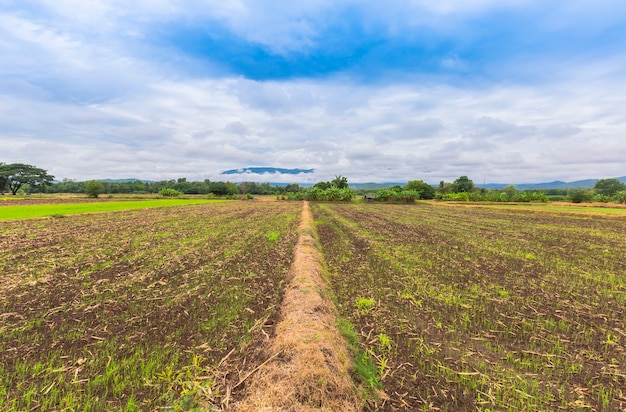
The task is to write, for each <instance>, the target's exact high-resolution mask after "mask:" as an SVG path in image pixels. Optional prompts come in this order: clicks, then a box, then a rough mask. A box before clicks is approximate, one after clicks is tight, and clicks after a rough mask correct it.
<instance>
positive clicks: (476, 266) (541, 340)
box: [313, 204, 626, 411]
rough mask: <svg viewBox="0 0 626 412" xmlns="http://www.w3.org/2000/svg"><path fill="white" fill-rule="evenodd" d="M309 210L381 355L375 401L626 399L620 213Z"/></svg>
mask: <svg viewBox="0 0 626 412" xmlns="http://www.w3.org/2000/svg"><path fill="white" fill-rule="evenodd" d="M313 212H314V217H315V220H316V221H317V222H318V225H317V231H318V234H319V241H320V244H321V246H322V250H323V253H324V257H325V259H326V262H327V264H328V268H329V271H330V272H331V274H332V275H333V276H332V289H333V291H334V293H335V294H336V296H337V300H338V302H339V304H338V306H339V310H340V313H341V314H342V315H343V316H346V317H348V318H349V319H350V320H351V321H352V322H353V323H354V324H355V325H358V327H357V329H359V330H360V332H361V339H362V345H363V349H364V350H365V351H369V353H371V354H372V356H373V357H374V359H375V361H376V363H377V365H378V367H379V377H380V380H381V382H382V384H383V388H384V392H385V393H386V396H382V397H379V398H378V399H376V398H372V399H370V401H369V403H368V408H369V409H371V410H422V409H428V410H487V409H491V410H507V409H509V410H577V409H584V410H594V411H603V410H605V411H620V410H624V408H625V407H626V391H625V388H626V350H625V344H626V329H625V326H626V310H625V309H624V308H625V307H626V306H625V304H626V259H624V257H626V254H625V252H624V251H626V219H619V218H612V219H607V218H602V217H594V216H576V215H568V214H550V213H533V212H524V211H507V210H495V209H469V208H461V207H443V206H432V205H414V206H403V205H371V204H361V205H339V204H337V205H315V206H314V207H313ZM361 298H367V299H371V300H372V301H373V302H374V304H373V307H372V309H371V310H363V309H362V308H359V306H358V301H359V299H361ZM381 335H382V336H385V337H387V338H389V339H390V341H391V344H384V342H386V341H385V340H383V339H382V338H381Z"/></svg>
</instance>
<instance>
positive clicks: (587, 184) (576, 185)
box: [476, 176, 626, 190]
mask: <svg viewBox="0 0 626 412" xmlns="http://www.w3.org/2000/svg"><path fill="white" fill-rule="evenodd" d="M616 179H617V180H619V181H620V182H622V183H625V184H626V176H622V177H617V178H616ZM598 180H599V179H585V180H576V181H573V182H562V181H560V180H555V181H554V182H545V183H515V184H506V183H487V184H477V185H476V186H478V187H484V188H486V189H503V188H505V187H507V186H515V188H516V189H517V190H531V189H591V188H593V186H594V185H595V184H596V182H597V181H598Z"/></svg>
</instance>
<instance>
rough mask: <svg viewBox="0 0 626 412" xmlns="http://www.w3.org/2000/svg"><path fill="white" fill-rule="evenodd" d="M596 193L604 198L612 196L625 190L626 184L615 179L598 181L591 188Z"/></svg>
mask: <svg viewBox="0 0 626 412" xmlns="http://www.w3.org/2000/svg"><path fill="white" fill-rule="evenodd" d="M593 189H594V190H595V191H596V193H598V194H600V195H606V196H614V195H615V194H617V193H618V192H621V191H622V190H626V184H624V183H622V182H620V181H619V180H617V179H600V180H598V181H597V182H596V184H595V185H594V186H593Z"/></svg>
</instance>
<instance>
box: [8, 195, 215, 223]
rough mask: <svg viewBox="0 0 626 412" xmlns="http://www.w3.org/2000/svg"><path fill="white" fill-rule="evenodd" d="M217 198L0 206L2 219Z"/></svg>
mask: <svg viewBox="0 0 626 412" xmlns="http://www.w3.org/2000/svg"><path fill="white" fill-rule="evenodd" d="M220 201H221V200H215V199H149V200H131V201H113V202H111V201H103V202H80V203H42V204H34V205H11V206H3V207H0V220H18V219H29V218H35V217H47V216H63V215H75V214H81V213H97V212H112V211H116V210H133V209H149V208H155V207H166V206H181V205H196V204H201V203H208V202H220Z"/></svg>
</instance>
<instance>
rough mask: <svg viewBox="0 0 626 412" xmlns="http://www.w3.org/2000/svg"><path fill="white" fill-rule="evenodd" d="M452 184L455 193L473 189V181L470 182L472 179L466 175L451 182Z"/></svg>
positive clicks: (467, 191)
mask: <svg viewBox="0 0 626 412" xmlns="http://www.w3.org/2000/svg"><path fill="white" fill-rule="evenodd" d="M452 185H453V187H454V191H455V192H457V193H461V192H466V193H469V192H472V191H474V182H472V180H471V179H470V178H469V177H467V176H461V177H459V178H458V179H456V180H455V181H454V182H453V183H452Z"/></svg>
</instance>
